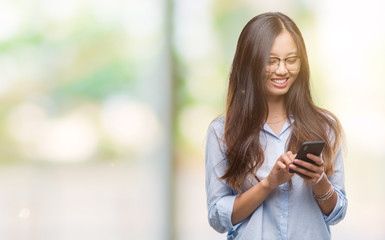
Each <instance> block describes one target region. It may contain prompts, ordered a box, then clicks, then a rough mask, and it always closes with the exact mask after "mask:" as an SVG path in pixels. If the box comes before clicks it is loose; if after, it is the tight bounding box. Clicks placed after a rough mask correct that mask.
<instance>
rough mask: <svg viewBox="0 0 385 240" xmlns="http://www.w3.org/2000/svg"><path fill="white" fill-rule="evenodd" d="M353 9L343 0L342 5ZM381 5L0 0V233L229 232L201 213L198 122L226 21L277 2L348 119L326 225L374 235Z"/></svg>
mask: <svg viewBox="0 0 385 240" xmlns="http://www.w3.org/2000/svg"><path fill="white" fill-rule="evenodd" d="M347 9H349V10H347ZM384 10H385V6H384V4H383V3H382V1H380V0H368V1H365V2H364V1H354V2H352V1H347V0H343V1H331V0H325V1H315V0H314V1H313V0H290V1H287V0H286V1H284V0H277V1H262V0H257V1H251V0H242V1H230V0H221V1H219V0H196V1H187V0H140V1H139V0H109V1H107V0H96V1H95V0H93V1H91V0H82V1H78V0H66V1H64V0H50V1H47V0H28V1H27V0H2V1H0V22H1V27H0V73H1V77H0V106H1V107H0V164H1V165H0V195H1V197H0V212H2V214H0V239H15V240H18V239H28V240H30V239H31V240H32V239H39V240H45V239H47V240H48V239H49V240H51V239H55V240H56V239H72V240H75V239H94V240H97V239H183V240H184V239H225V235H221V234H219V233H216V232H215V231H214V230H213V229H211V228H210V227H209V225H208V222H207V217H206V216H207V209H206V202H205V186H204V147H205V146H204V144H205V134H206V131H207V128H208V125H209V124H210V122H211V120H213V119H214V118H215V117H217V116H219V115H222V114H223V113H224V109H225V101H226V91H227V84H228V75H229V71H230V68H231V62H232V58H233V55H234V51H235V47H236V43H237V39H238V36H239V34H240V32H241V30H242V28H243V27H244V25H245V24H246V23H247V22H248V20H249V19H251V18H252V17H253V16H255V15H258V14H260V13H263V12H266V11H281V12H283V13H285V14H287V15H288V16H290V17H291V18H292V19H293V20H294V21H295V22H296V23H297V25H298V26H299V28H300V29H301V31H302V33H303V35H304V39H305V42H306V45H307V50H308V55H309V61H310V66H311V79H312V92H313V97H314V100H315V102H316V103H317V104H318V105H319V106H321V107H324V108H327V109H329V110H331V111H332V112H333V113H335V114H336V115H337V116H338V117H339V118H340V120H341V122H342V124H343V127H344V130H345V135H346V152H345V171H346V189H347V195H348V199H349V208H348V213H347V215H346V218H345V220H344V221H343V222H341V223H339V224H338V225H336V226H333V227H332V228H331V229H332V238H333V239H385V230H384V228H383V227H382V224H381V223H383V222H384V221H385V217H384V216H385V215H384V213H385V207H384V205H383V202H384V201H385V188H384V187H383V186H384V183H385V175H384V174H382V169H385V161H384V160H385V140H384V138H383V136H384V134H385V127H384V124H383V123H384V122H385V96H384V94H383V92H384V90H385V79H384V73H385V72H384V71H385V70H384V69H385V68H384V62H385V47H384V46H385V45H384V44H383V43H384V42H385V27H384V26H385V21H384V20H383V17H382V15H383V11H384Z"/></svg>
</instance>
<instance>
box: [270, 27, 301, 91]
mask: <svg viewBox="0 0 385 240" xmlns="http://www.w3.org/2000/svg"><path fill="white" fill-rule="evenodd" d="M295 57H298V52H297V45H296V43H295V41H294V39H293V37H292V36H291V35H290V33H289V32H288V31H286V30H284V31H283V32H282V33H280V34H279V35H278V36H277V38H276V39H275V40H274V42H273V46H272V47H271V51H270V59H269V62H268V65H267V68H266V70H265V90H266V93H267V96H268V97H283V96H284V95H285V94H286V93H287V92H288V91H289V89H290V87H291V85H293V83H294V81H295V80H296V79H297V76H298V73H299V67H300V66H299V67H297V68H298V69H297V68H296V67H293V66H295V65H293V64H296V65H298V64H300V62H301V61H300V59H299V58H295ZM279 59H281V60H279ZM293 60H294V61H298V62H293ZM285 61H286V63H285ZM274 62H276V63H277V64H278V68H275V67H274ZM286 66H287V67H288V68H289V70H288V69H287V67H286ZM275 69H276V70H275ZM292 69H295V70H292Z"/></svg>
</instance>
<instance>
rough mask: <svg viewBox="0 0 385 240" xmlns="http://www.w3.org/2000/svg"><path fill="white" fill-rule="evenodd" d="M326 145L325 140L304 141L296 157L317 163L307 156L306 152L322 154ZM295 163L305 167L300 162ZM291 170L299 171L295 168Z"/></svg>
mask: <svg viewBox="0 0 385 240" xmlns="http://www.w3.org/2000/svg"><path fill="white" fill-rule="evenodd" d="M324 147H325V142H324V141H315V142H304V143H302V145H301V147H300V148H299V150H298V153H297V156H296V157H295V158H296V159H301V160H303V161H306V162H309V163H312V164H315V162H314V161H313V160H311V159H309V158H307V157H306V154H308V153H311V154H313V155H316V156H319V155H321V152H322V150H323V149H324ZM294 165H296V166H298V167H301V168H304V167H302V166H300V165H298V164H295V163H294ZM289 172H291V173H297V171H295V170H293V169H289Z"/></svg>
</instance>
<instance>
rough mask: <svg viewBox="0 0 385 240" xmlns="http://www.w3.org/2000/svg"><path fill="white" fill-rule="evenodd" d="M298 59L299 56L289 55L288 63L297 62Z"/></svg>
mask: <svg viewBox="0 0 385 240" xmlns="http://www.w3.org/2000/svg"><path fill="white" fill-rule="evenodd" d="M297 59H298V57H289V58H286V63H288V64H294V63H296V62H297Z"/></svg>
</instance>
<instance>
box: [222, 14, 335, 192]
mask: <svg viewBox="0 0 385 240" xmlns="http://www.w3.org/2000/svg"><path fill="white" fill-rule="evenodd" d="M284 30H286V31H288V32H289V33H290V34H291V36H292V37H293V39H294V41H295V42H296V44H297V51H298V56H300V59H301V69H300V71H299V73H298V76H297V79H296V81H295V82H294V83H293V85H292V86H291V87H290V89H289V91H288V92H287V94H286V95H285V104H286V113H287V115H288V116H287V117H288V119H290V118H289V116H292V117H293V118H294V121H293V122H291V123H290V124H291V127H292V133H291V136H290V139H289V142H288V143H287V149H288V150H290V151H292V152H293V153H296V152H297V151H298V148H299V145H300V144H301V143H302V142H306V141H316V140H323V141H325V142H326V146H325V149H324V151H323V154H322V156H323V159H324V161H325V171H326V174H327V175H331V174H333V172H334V170H333V166H334V162H333V159H334V155H335V153H336V152H337V150H338V147H339V145H340V142H341V136H342V129H341V125H340V123H339V121H338V119H337V118H336V117H335V116H334V115H333V114H332V113H330V112H329V111H327V110H324V109H321V108H319V107H317V106H315V104H314V103H313V100H312V97H311V94H310V72H309V63H308V58H307V53H306V48H305V43H304V40H303V38H302V34H301V32H300V31H299V29H298V27H297V26H296V24H295V23H294V22H293V21H292V20H291V19H290V18H289V17H287V16H286V15H284V14H282V13H278V12H277V13H264V14H261V15H258V16H256V17H254V18H253V19H251V20H250V21H249V22H248V23H247V24H246V26H245V27H244V29H243V30H242V32H241V34H240V37H239V40H238V44H237V49H236V52H235V56H234V60H233V64H232V69H231V73H230V79H229V89H228V95H227V106H226V118H225V132H224V143H225V144H226V146H227V150H226V152H225V155H226V157H227V160H228V166H227V169H226V172H225V174H224V175H223V176H222V179H224V180H225V181H226V182H227V183H228V184H229V185H230V186H231V187H232V188H234V189H237V190H238V192H241V191H240V190H241V187H242V185H243V184H244V182H245V180H246V179H247V177H248V176H254V177H256V171H257V170H258V168H259V167H260V166H261V165H262V164H263V161H264V153H263V149H262V147H261V144H260V142H259V135H260V132H261V129H262V128H263V125H264V123H265V121H266V120H267V117H268V114H269V112H268V111H269V109H268V105H267V100H266V93H265V87H264V86H265V85H264V72H265V67H266V64H267V61H268V58H269V56H270V49H271V47H272V44H273V42H274V40H275V38H276V37H277V36H278V35H279V34H280V33H281V32H282V31H284ZM257 179H258V178H257ZM258 180H259V179H258Z"/></svg>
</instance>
